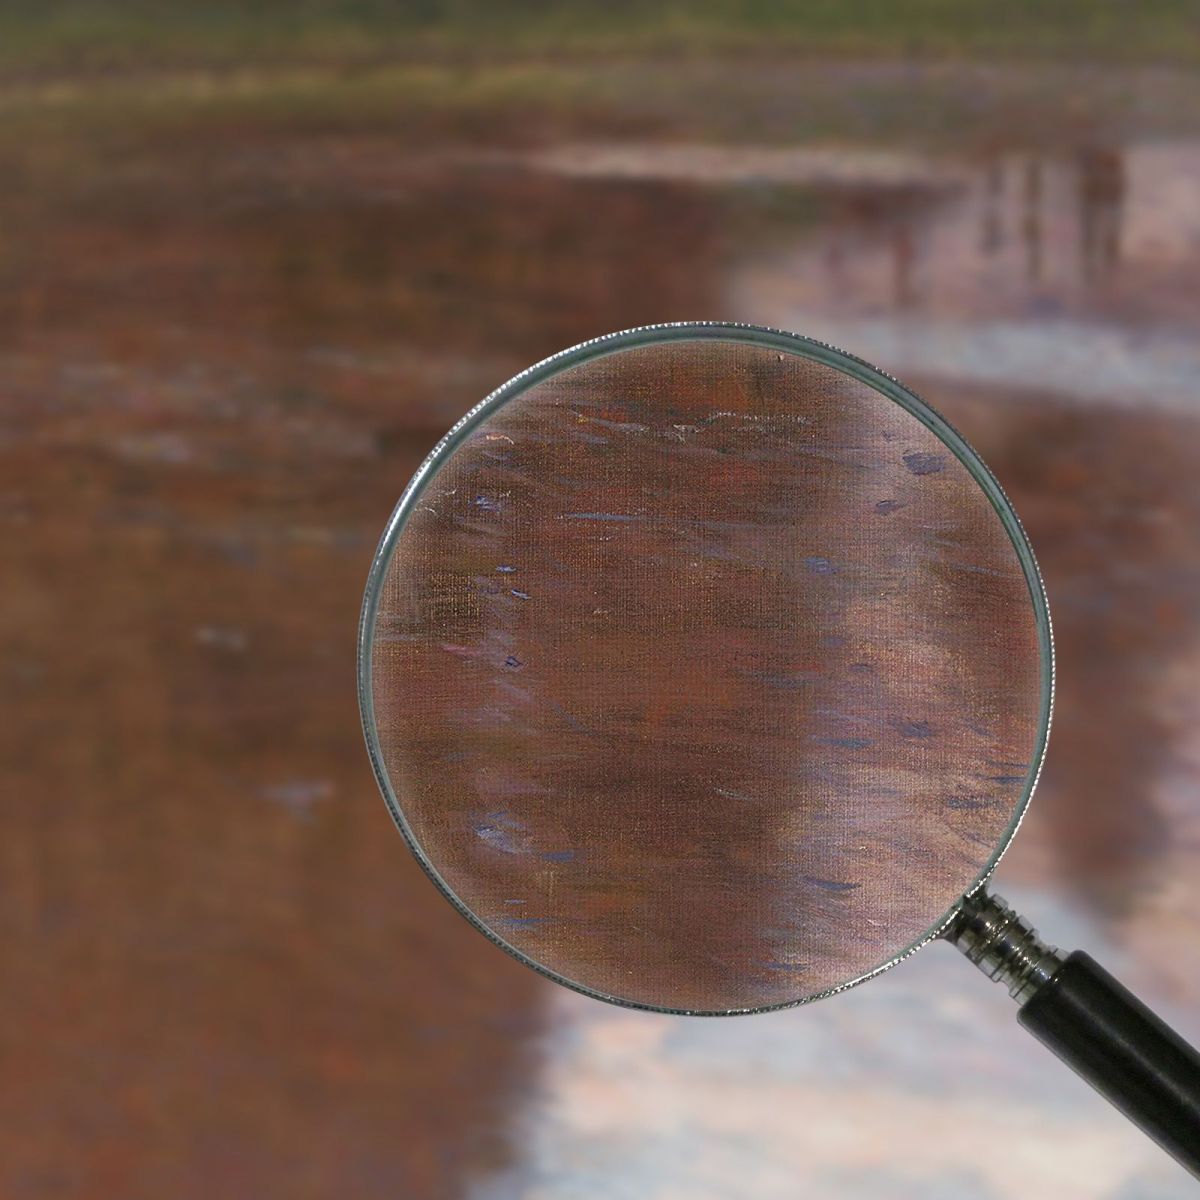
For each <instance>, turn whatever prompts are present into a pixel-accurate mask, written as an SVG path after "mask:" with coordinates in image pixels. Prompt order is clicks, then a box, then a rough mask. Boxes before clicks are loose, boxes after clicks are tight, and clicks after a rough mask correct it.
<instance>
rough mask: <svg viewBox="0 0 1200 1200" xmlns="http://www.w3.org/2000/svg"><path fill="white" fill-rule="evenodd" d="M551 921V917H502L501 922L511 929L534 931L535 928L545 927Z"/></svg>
mask: <svg viewBox="0 0 1200 1200" xmlns="http://www.w3.org/2000/svg"><path fill="white" fill-rule="evenodd" d="M549 919H550V918H549V917H501V918H500V921H501V923H502V924H504V925H507V926H509V928H511V929H533V928H534V927H535V926H538V925H545V924H546V922H547V921H548V920H549Z"/></svg>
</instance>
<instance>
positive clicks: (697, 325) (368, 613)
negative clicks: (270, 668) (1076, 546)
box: [358, 321, 1054, 1016]
mask: <svg viewBox="0 0 1200 1200" xmlns="http://www.w3.org/2000/svg"><path fill="white" fill-rule="evenodd" d="M687 341H725V342H740V343H744V344H748V345H752V346H759V347H763V348H766V349H773V350H778V351H782V352H784V353H788V354H796V355H800V356H801V357H803V358H808V359H811V360H812V361H814V362H818V363H823V364H824V365H826V366H828V367H832V368H834V369H835V370H838V371H841V372H843V373H844V374H846V375H849V376H851V377H852V378H854V379H857V380H859V381H861V382H862V383H865V384H867V385H868V386H869V387H872V388H874V389H875V390H876V391H879V392H882V393H883V394H884V395H885V396H887V397H888V398H889V399H890V400H892V401H894V402H895V403H896V404H898V405H900V407H901V408H903V409H905V410H906V411H907V412H909V413H911V414H912V416H914V417H915V418H916V419H917V420H918V421H920V422H921V424H922V425H924V426H926V427H927V428H928V429H930V430H931V431H932V432H933V433H934V434H935V435H936V436H937V437H938V438H939V439H940V440H941V441H942V442H943V443H944V444H945V445H946V446H947V447H948V448H949V449H950V450H951V451H952V452H953V454H954V455H955V457H956V458H957V459H958V460H959V461H960V462H961V463H962V464H963V465H964V466H965V467H966V468H967V470H968V472H970V474H971V476H972V478H974V480H975V481H976V482H977V483H978V484H979V486H980V487H981V488H982V489H983V492H984V494H985V495H986V496H987V498H988V500H989V501H990V502H991V505H992V507H993V509H995V511H996V514H997V515H998V516H999V518H1000V520H1001V522H1002V524H1003V525H1004V528H1005V530H1006V531H1007V533H1008V536H1009V539H1010V540H1011V542H1012V545H1013V548H1014V549H1015V550H1016V552H1017V557H1018V559H1019V560H1020V563H1021V567H1022V570H1023V571H1024V574H1025V579H1026V583H1027V584H1028V587H1029V596H1030V601H1031V603H1032V604H1033V607H1034V612H1035V615H1036V619H1037V632H1038V642H1039V648H1040V656H1041V704H1040V720H1039V730H1038V743H1037V747H1036V749H1035V752H1034V757H1033V761H1032V762H1031V763H1030V767H1029V773H1028V775H1027V777H1026V780H1025V787H1024V790H1023V793H1022V796H1021V800H1020V803H1019V804H1018V805H1017V808H1016V811H1015V812H1014V814H1013V817H1012V820H1011V821H1010V822H1009V825H1008V828H1007V829H1006V830H1005V832H1004V834H1003V836H1002V837H1001V839H1000V841H999V843H998V844H997V846H996V850H995V852H994V853H993V854H992V856H991V857H990V858H989V859H988V861H987V863H986V864H985V865H984V867H983V869H982V870H981V871H980V872H979V875H978V876H977V877H976V879H975V880H974V881H973V883H972V884H971V885H970V886H969V887H968V888H967V890H966V892H965V893H964V895H965V896H972V895H974V894H975V893H976V892H978V891H979V890H980V889H981V888H982V887H983V886H984V884H985V883H986V882H987V880H988V878H989V877H990V876H991V874H992V872H993V871H995V869H996V865H997V864H998V863H999V861H1000V859H1001V857H1002V856H1003V854H1004V852H1005V851H1006V850H1007V849H1008V846H1009V843H1010V842H1011V841H1012V839H1013V836H1014V834H1015V833H1016V832H1017V829H1018V827H1019V826H1020V824H1021V820H1022V818H1023V817H1024V815H1025V812H1026V810H1027V809H1028V807H1029V802H1030V799H1031V798H1032V796H1033V792H1034V789H1035V788H1036V786H1037V782H1038V778H1039V776H1040V774H1041V770H1042V763H1043V760H1044V758H1045V753H1046V744H1047V741H1048V739H1049V735H1050V720H1051V714H1052V711H1053V707H1054V638H1053V633H1052V628H1051V623H1050V608H1049V604H1048V602H1047V599H1046V590H1045V586H1044V585H1043V582H1042V576H1041V572H1040V571H1039V570H1038V565H1037V560H1036V559H1035V558H1034V554H1033V549H1032V547H1031V546H1030V545H1029V540H1028V538H1027V537H1026V535H1025V530H1024V528H1023V527H1022V525H1021V522H1020V520H1019V519H1018V517H1017V514H1016V512H1015V511H1014V510H1013V507H1012V504H1011V503H1010V502H1009V499H1008V497H1007V496H1006V495H1005V493H1004V489H1003V488H1002V487H1001V486H1000V483H999V481H998V480H997V479H996V478H995V476H994V475H993V474H992V473H991V471H990V470H989V469H988V468H987V466H986V465H985V463H984V462H983V460H982V459H981V458H980V457H979V455H978V454H977V453H976V452H975V451H974V450H973V449H972V448H971V446H970V445H969V444H968V443H967V441H966V439H965V438H964V437H963V436H962V435H961V434H960V433H959V432H958V431H957V430H956V429H955V428H954V427H953V426H952V425H951V424H950V423H949V422H948V421H947V420H946V419H945V418H944V417H942V416H941V414H939V413H938V412H936V411H935V410H934V409H932V408H931V407H930V406H929V405H928V404H926V403H925V402H924V401H923V400H921V399H920V398H919V397H918V396H916V395H915V394H914V393H913V392H911V391H909V390H908V389H907V388H906V387H904V386H903V385H902V384H900V383H899V382H898V381H897V380H895V379H893V378H892V377H891V376H890V375H887V374H885V373H884V372H883V371H880V370H878V369H877V368H876V367H873V366H871V365H870V364H869V363H866V362H864V361H863V360H862V359H860V358H856V357H854V355H852V354H847V353H846V352H845V351H842V350H838V349H837V348H835V347H833V346H830V345H827V344H826V343H824V342H818V341H814V340H813V339H811V338H806V337H802V336H800V335H799V334H794V333H787V332H785V331H783V330H778V329H770V328H766V327H764V326H758V325H745V324H740V323H737V322H727V321H678V322H672V323H669V324H662V325H643V326H639V327H637V328H635V329H627V330H623V331H621V332H618V333H611V334H608V335H606V336H604V337H598V338H594V339H592V340H591V341H587V342H581V343H580V344H579V345H577V346H572V347H571V348H570V349H567V350H563V351H561V352H560V353H558V354H555V355H553V356H551V357H550V358H547V359H544V360H543V361H542V362H539V363H537V364H535V365H534V366H532V367H530V368H528V369H527V370H525V371H522V372H521V373H520V374H519V375H516V376H514V377H513V378H512V379H510V380H509V381H508V382H507V383H506V384H504V385H503V386H502V387H499V388H497V389H496V390H495V391H494V392H492V393H491V394H490V395H489V396H487V397H486V398H485V399H483V400H482V401H480V403H479V404H477V405H476V406H475V407H474V408H472V409H471V411H470V412H468V413H467V414H466V415H465V416H463V417H462V418H461V420H459V421H458V422H456V423H455V425H454V426H453V427H452V428H451V429H450V430H449V432H448V433H447V434H446V435H445V437H443V438H442V439H441V441H440V442H438V444H437V445H436V446H435V447H434V448H433V450H432V451H431V452H430V454H429V455H428V457H426V459H425V461H424V462H423V463H422V464H421V465H420V467H418V468H417V472H416V474H415V475H414V476H413V477H412V479H411V480H410V482H409V484H408V486H407V487H406V488H405V489H404V492H403V494H402V495H401V497H400V500H399V502H398V503H397V505H396V507H395V510H394V511H393V512H392V515H391V517H390V519H389V520H388V523H387V526H386V528H385V529H384V532H383V536H382V538H381V539H380V541H379V546H378V548H377V550H376V551H375V557H374V559H373V560H372V563H371V570H370V574H369V576H368V578H367V586H366V592H365V594H364V597H363V605H362V612H361V616H360V620H359V628H358V703H359V711H360V714H361V717H362V727H363V735H364V737H365V739H366V743H367V753H368V754H369V755H370V759H371V766H372V768H373V770H374V772H375V779H376V781H377V782H378V784H379V790H380V792H381V793H382V794H383V798H384V800H385V801H386V803H387V807H388V811H389V812H390V813H391V815H392V820H393V821H394V822H395V823H396V827H397V828H398V829H399V830H400V833H401V834H402V835H403V837H404V840H405V841H406V842H407V843H408V846H409V849H410V850H411V851H412V853H413V855H414V856H415V857H416V859H417V861H418V862H419V863H420V864H421V866H422V867H423V868H424V870H425V872H426V874H428V875H429V877H430V878H431V879H432V880H433V882H434V884H436V886H437V887H438V889H439V891H441V893H442V894H443V895H444V896H445V897H446V899H447V900H449V901H450V903H451V904H452V905H454V907H455V908H456V909H457V910H458V911H459V912H460V913H461V914H462V915H463V916H464V917H465V918H466V919H467V920H468V921H470V923H471V924H472V925H473V926H474V927H475V928H476V929H478V930H479V932H480V933H482V934H484V936H485V937H487V938H488V939H489V940H490V941H492V942H494V943H495V944H496V945H497V946H499V947H500V948H501V949H502V950H505V951H507V953H509V954H511V955H512V956H513V957H514V958H516V959H517V960H519V961H520V962H522V963H524V964H525V965H526V966H529V967H532V968H533V969H534V970H535V971H537V972H538V973H539V974H540V975H544V976H545V977H546V978H547V979H552V980H554V981H555V982H556V983H560V984H562V985H563V986H564V987H567V988H570V989H571V990H573V991H576V992H580V993H582V994H583V995H586V996H591V997H592V998H594V999H597V1000H604V1001H606V1002H607V1003H609V1004H616V1005H619V1006H621V1007H623V1008H634V1009H641V1010H643V1011H647V1012H660V1013H672V1014H677V1015H682V1016H738V1015H744V1014H750V1013H760V1012H774V1011H777V1010H779V1009H784V1008H794V1007H796V1006H797V1005H800V1004H809V1003H811V1002H813V1001H814V1000H822V999H824V998H825V997H827V996H833V995H836V994H837V993H839V992H844V991H846V990H847V989H848V988H852V987H856V986H857V985H858V984H860V983H864V982H865V981H866V980H868V979H872V978H874V977H875V976H876V975H879V974H881V973H882V972H884V971H886V970H888V969H889V968H891V967H894V966H895V965H896V964H897V963H898V962H901V961H902V960H904V959H905V958H907V957H908V956H909V955H911V954H914V953H915V952H916V951H917V950H919V949H920V948H921V947H922V946H924V945H926V944H928V943H929V942H931V941H933V940H934V939H935V938H937V937H939V936H941V935H942V934H943V933H945V932H946V930H947V929H948V928H949V926H950V925H951V924H952V923H953V921H954V919H955V917H956V916H957V914H958V912H959V909H960V906H961V901H959V902H956V903H955V904H954V905H952V906H951V908H950V909H949V910H948V911H947V912H946V913H945V914H944V915H943V916H941V917H940V918H939V919H938V920H936V921H935V922H934V923H933V924H932V925H930V927H929V929H928V930H927V931H926V932H925V933H923V934H922V935H921V936H920V937H919V938H917V939H916V940H915V941H913V942H912V943H910V944H909V945H907V946H905V947H904V949H903V950H901V951H899V952H898V953H897V954H895V955H893V956H892V957H891V958H889V959H888V960H887V961H886V962H882V963H880V964H879V965H878V966H875V967H873V968H871V969H870V970H869V971H865V972H864V973H863V974H861V975H859V976H857V977H856V978H854V979H848V980H846V981H845V982H844V983H840V984H838V985H837V986H836V987H832V988H826V989H825V990H823V991H820V992H816V993H814V994H812V995H808V996H798V997H796V999H794V1000H787V1001H783V1002H781V1003H778V1004H770V1005H764V1006H762V1007H757V1008H729V1009H713V1010H699V1009H681V1008H672V1007H669V1006H667V1005H654V1004H645V1003H642V1002H639V1001H635V1000H628V999H625V998H623V997H621V996H614V995H610V994H608V993H606V992H602V991H600V990H598V989H596V988H592V987H588V986H587V985H585V984H582V983H579V982H578V981H576V980H573V979H570V978H568V977H566V976H564V975H560V974H558V973H557V972H555V971H553V970H551V969H550V968H549V967H547V966H545V965H544V964H543V963H540V962H538V961H537V960H535V959H533V958H530V957H529V956H528V955H527V954H525V953H524V952H523V951H521V950H518V949H517V948H516V947H515V946H512V945H510V944H509V943H508V942H506V941H505V940H504V939H503V938H502V937H500V936H499V935H498V934H497V933H496V932H495V931H494V930H493V929H491V928H489V927H488V926H487V925H486V924H485V923H484V922H483V921H482V920H480V918H479V917H478V916H476V915H475V913H474V912H472V911H471V909H469V908H468V907H467V905H466V904H464V903H463V902H462V901H461V900H460V899H459V898H458V896H457V895H455V893H454V891H453V890H452V889H451V888H450V886H449V885H448V884H447V883H446V881H445V880H444V879H443V878H442V876H441V875H440V874H439V873H438V870H437V868H436V867H435V866H434V865H433V863H432V862H430V860H429V858H428V857H427V856H426V854H425V852H424V850H423V849H422V847H421V845H420V843H419V842H418V840H417V838H416V836H415V835H414V833H413V831H412V829H411V828H410V827H409V825H408V822H407V820H406V819H405V817H404V811H403V807H402V805H401V803H400V801H399V799H398V797H397V796H396V794H395V792H394V791H393V789H392V785H391V781H390V779H389V778H388V774H387V770H386V768H385V766H384V760H383V750H382V747H381V745H380V742H379V731H378V728H377V726H376V722H375V707H374V697H373V692H372V679H371V659H372V650H373V644H374V633H375V618H376V613H377V611H378V607H379V598H380V593H381V590H382V587H383V581H384V579H385V578H386V576H387V572H388V567H389V565H390V563H391V558H392V554H393V552H394V550H395V547H396V543H397V541H398V539H399V537H400V534H401V533H402V532H403V530H404V527H405V524H406V523H407V520H408V517H409V515H410V514H411V513H412V512H413V510H414V508H415V506H416V503H417V501H418V499H419V498H420V495H421V493H422V491H423V490H424V488H425V486H426V485H427V484H428V483H429V481H430V480H431V479H432V478H433V476H434V474H435V473H436V472H437V470H438V469H439V467H440V466H441V465H442V464H443V463H444V462H445V461H446V460H447V459H449V458H450V456H451V455H452V454H453V453H454V451H455V450H456V449H457V448H458V447H459V446H460V445H461V444H462V442H463V441H464V440H465V439H466V438H467V437H468V436H469V435H470V434H471V433H472V432H473V431H474V430H475V429H477V428H478V427H479V426H480V425H482V424H483V423H484V422H485V421H486V420H487V419H488V418H489V417H490V416H491V415H492V414H493V413H495V412H496V411H497V410H498V409H500V408H501V407H502V406H503V405H505V404H507V403H508V402H509V401H510V400H512V399H513V398H514V397H516V396H519V395H521V394H522V393H523V392H525V391H527V390H528V389H529V388H531V387H534V386H536V385H537V384H539V383H543V382H545V381H546V380H547V379H550V378H552V377H553V376H555V375H557V374H559V373H560V372H562V371H565V370H569V369H570V368H572V367H577V366H579V365H580V364H582V363H586V362H590V361H593V360H594V359H597V358H601V357H604V356H606V355H609V354H615V353H618V352H621V351H626V350H632V349H635V348H637V347H642V346H653V345H660V344H665V343H673V342H687Z"/></svg>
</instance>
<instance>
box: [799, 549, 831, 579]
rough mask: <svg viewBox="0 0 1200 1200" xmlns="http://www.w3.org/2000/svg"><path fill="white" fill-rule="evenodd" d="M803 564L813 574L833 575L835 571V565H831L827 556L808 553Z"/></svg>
mask: <svg viewBox="0 0 1200 1200" xmlns="http://www.w3.org/2000/svg"><path fill="white" fill-rule="evenodd" d="M804 565H805V566H806V567H807V568H808V569H809V570H810V571H811V572H812V573H813V574H814V575H833V574H835V573H836V572H837V567H835V566H834V565H833V563H831V562H830V561H829V559H827V558H823V557H822V556H821V555H819V554H810V555H809V556H808V557H807V558H806V559H805V560H804Z"/></svg>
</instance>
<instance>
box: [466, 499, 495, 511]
mask: <svg viewBox="0 0 1200 1200" xmlns="http://www.w3.org/2000/svg"><path fill="white" fill-rule="evenodd" d="M471 503H472V504H473V505H475V507H476V508H482V509H483V511H484V512H499V511H500V501H499V500H493V499H492V497H491V496H476V497H475V499H474V500H472V501H471Z"/></svg>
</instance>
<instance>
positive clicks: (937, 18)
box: [0, 0, 1200, 78]
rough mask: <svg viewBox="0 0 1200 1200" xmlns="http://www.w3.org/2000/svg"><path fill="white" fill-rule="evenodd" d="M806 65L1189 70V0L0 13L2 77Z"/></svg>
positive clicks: (214, 2)
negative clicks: (1094, 64) (465, 66)
mask: <svg viewBox="0 0 1200 1200" xmlns="http://www.w3.org/2000/svg"><path fill="white" fill-rule="evenodd" d="M784 50H786V51H788V52H792V53H794V52H797V51H800V52H804V53H807V54H811V55H814V56H826V55H841V56H866V57H870V56H879V55H886V56H892V57H894V56H897V55H915V56H923V57H954V58H964V57H965V58H980V59H987V58H992V57H997V56H999V57H1006V58H1021V59H1029V58H1034V59H1043V58H1052V59H1068V60H1071V59H1088V60H1099V61H1113V62H1163V63H1174V64H1182V65H1192V64H1196V63H1197V62H1200V3H1197V2H1196V0H1138V2H1137V3H1136V4H1134V3H1132V2H1131V0H1125V2H1121V0H1007V2H1006V3H1004V4H997V3H995V0H858V2H857V3H847V2H846V0H694V2H693V3H690V4H686V5H685V4H678V3H676V4H663V5H656V4H647V3H644V0H407V2H405V0H257V2H256V3H253V4H251V3H248V2H245V0H243V2H240V3H235V2H233V0H205V2H204V3H197V2H196V0H61V2H59V3H55V4H47V3H46V2H45V0H0V70H3V71H4V72H5V73H6V74H7V75H8V76H9V77H10V78H12V77H14V76H20V75H25V74H42V73H69V72H78V71H111V70H174V69H180V68H187V67H192V68H195V67H209V68H211V67H228V66H235V65H255V66H267V65H279V64H287V63H291V64H300V63H308V64H315V63H340V64H353V63H362V62H377V61H379V60H382V59H389V60H394V59H397V58H400V59H410V60H411V59H414V58H415V59H422V58H427V57H428V56H430V55H453V56H469V57H477V58H485V59H495V58H496V57H498V56H499V57H503V56H513V55H539V56H545V55H555V54H559V55H570V56H604V55H621V54H632V55H647V54H664V53H680V54H688V53H704V54H712V53H719V52H732V53H738V52H755V53H758V52H763V51H784Z"/></svg>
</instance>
